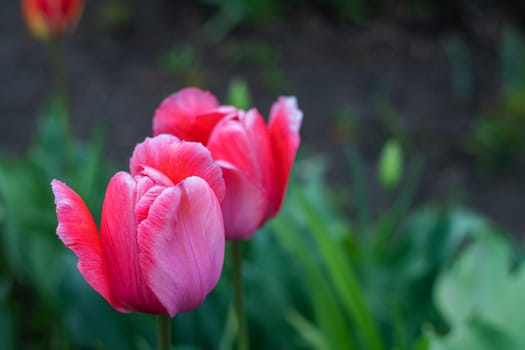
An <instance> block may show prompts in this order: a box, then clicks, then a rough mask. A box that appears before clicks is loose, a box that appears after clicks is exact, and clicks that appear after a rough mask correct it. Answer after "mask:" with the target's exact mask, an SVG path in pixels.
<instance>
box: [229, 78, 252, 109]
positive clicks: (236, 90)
mask: <svg viewBox="0 0 525 350" xmlns="http://www.w3.org/2000/svg"><path fill="white" fill-rule="evenodd" d="M251 100H252V99H251V97H250V90H249V89H248V84H246V81H244V80H242V79H233V80H232V81H231V82H230V86H229V87H228V103H229V104H231V105H232V106H234V107H237V108H239V109H245V110H247V109H249V108H250V106H251V104H252V102H251Z"/></svg>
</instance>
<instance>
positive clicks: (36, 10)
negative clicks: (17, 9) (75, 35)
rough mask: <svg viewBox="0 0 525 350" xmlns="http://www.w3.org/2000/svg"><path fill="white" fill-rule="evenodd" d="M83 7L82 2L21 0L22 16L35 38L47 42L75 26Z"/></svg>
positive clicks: (81, 0) (79, 0) (73, 0)
mask: <svg viewBox="0 0 525 350" xmlns="http://www.w3.org/2000/svg"><path fill="white" fill-rule="evenodd" d="M83 5H84V1H83V0H22V14H23V16H24V19H25V21H26V24H27V27H28V28H29V31H30V32H31V34H32V35H33V36H34V37H35V38H37V39H40V40H49V39H53V38H59V37H62V36H63V35H64V34H66V33H67V32H69V31H70V30H71V29H72V28H73V27H74V26H75V25H76V24H77V22H78V20H79V18H80V15H81V14H82V8H83Z"/></svg>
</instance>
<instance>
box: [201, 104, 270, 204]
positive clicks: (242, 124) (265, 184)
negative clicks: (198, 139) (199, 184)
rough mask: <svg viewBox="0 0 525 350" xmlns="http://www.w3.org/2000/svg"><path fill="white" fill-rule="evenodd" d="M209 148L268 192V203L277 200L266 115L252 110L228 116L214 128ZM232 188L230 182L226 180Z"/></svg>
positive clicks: (247, 179) (216, 157)
mask: <svg viewBox="0 0 525 350" xmlns="http://www.w3.org/2000/svg"><path fill="white" fill-rule="evenodd" d="M207 146H208V149H209V150H210V152H211V153H212V156H213V158H214V159H215V160H217V161H221V162H223V163H228V164H231V165H232V167H233V168H235V169H236V170H237V171H239V172H241V173H242V174H243V177H244V178H245V179H246V181H251V182H253V186H254V187H257V188H259V189H260V190H262V191H264V193H265V196H266V197H267V199H268V203H272V202H274V201H275V200H276V199H277V195H278V193H277V190H278V187H277V183H276V181H275V165H274V160H273V155H272V148H271V145H270V137H269V134H268V130H267V128H266V125H265V123H264V120H263V118H262V117H261V115H260V114H259V113H258V112H257V110H255V109H252V110H249V111H248V112H246V113H244V112H242V111H239V113H237V114H236V115H230V116H228V117H227V118H224V119H223V120H222V121H221V122H220V123H219V124H217V127H216V128H215V129H214V131H213V133H212V135H211V136H210V140H209V142H208V145H207ZM226 187H227V191H228V183H226Z"/></svg>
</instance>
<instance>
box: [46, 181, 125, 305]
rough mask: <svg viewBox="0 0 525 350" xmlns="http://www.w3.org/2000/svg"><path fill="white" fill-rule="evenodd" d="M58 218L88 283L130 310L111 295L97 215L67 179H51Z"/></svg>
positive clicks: (61, 232)
mask: <svg viewBox="0 0 525 350" xmlns="http://www.w3.org/2000/svg"><path fill="white" fill-rule="evenodd" d="M51 187H52V189H53V193H54V195H55V204H56V213H57V218H58V227H57V235H58V237H59V238H60V239H61V240H62V242H64V244H65V245H66V247H68V248H70V249H71V250H72V251H73V252H74V253H75V254H76V255H77V257H78V264H77V267H78V270H79V271H80V273H81V274H82V276H84V278H85V279H86V281H87V283H88V284H89V285H90V286H91V287H92V288H93V289H94V290H95V291H96V292H97V293H99V294H100V295H102V297H103V298H104V299H106V300H107V302H108V303H109V304H111V306H113V307H114V308H115V309H117V310H119V311H120V312H127V311H129V310H128V309H127V308H126V307H124V306H123V305H121V304H119V303H118V302H117V301H116V300H115V299H114V298H113V296H112V295H111V292H110V285H109V276H108V270H107V266H106V262H105V260H104V253H103V250H102V243H101V240H100V236H99V234H98V229H97V225H96V224H95V221H94V220H93V216H92V215H91V213H90V212H89V210H88V208H87V207H86V205H85V203H84V201H83V200H82V198H80V196H79V195H78V194H77V193H76V192H75V191H73V190H72V189H71V188H69V187H68V186H67V185H66V184H65V183H63V182H60V181H58V180H53V181H52V182H51Z"/></svg>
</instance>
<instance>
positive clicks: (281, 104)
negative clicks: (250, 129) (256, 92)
mask: <svg viewBox="0 0 525 350" xmlns="http://www.w3.org/2000/svg"><path fill="white" fill-rule="evenodd" d="M302 119H303V112H302V111H301V110H300V109H299V108H298V107H297V100H296V98H295V97H279V99H278V100H277V102H275V103H274V104H273V106H272V109H271V111H270V123H269V131H270V139H271V143H272V151H273V157H274V159H275V167H276V173H277V180H278V183H279V191H278V194H279V198H278V201H277V202H275V203H276V204H277V205H276V206H275V207H274V208H273V209H272V210H270V212H269V215H268V218H269V217H272V216H273V215H275V214H276V213H277V211H278V210H279V208H280V206H281V203H282V200H283V197H284V192H285V191H286V186H287V184H288V178H289V176H290V171H291V169H292V165H293V161H294V159H295V153H296V152H297V149H298V148H299V143H300V136H299V129H300V128H301V122H302Z"/></svg>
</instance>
